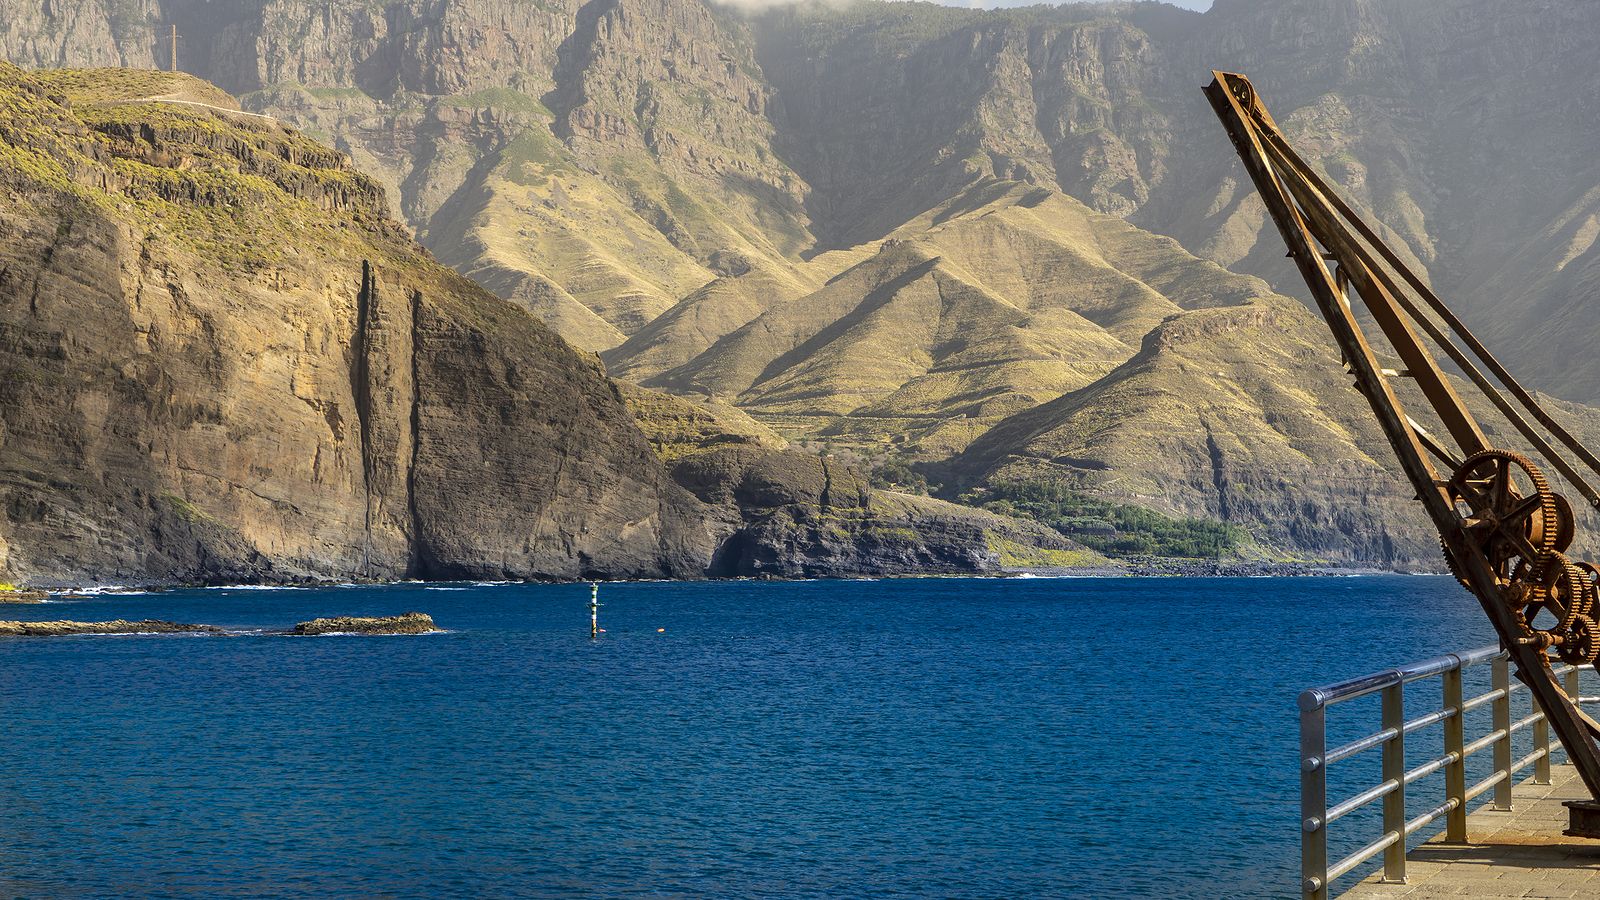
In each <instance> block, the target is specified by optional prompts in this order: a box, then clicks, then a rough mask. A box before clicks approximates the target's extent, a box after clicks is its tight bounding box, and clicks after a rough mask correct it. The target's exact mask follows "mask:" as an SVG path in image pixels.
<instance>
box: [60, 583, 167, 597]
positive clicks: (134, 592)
mask: <svg viewBox="0 0 1600 900" xmlns="http://www.w3.org/2000/svg"><path fill="white" fill-rule="evenodd" d="M50 593H51V594H52V595H57V596H59V595H66V596H75V597H98V596H100V595H101V594H116V595H117V596H119V597H143V596H146V595H148V594H150V593H153V592H152V591H141V590H139V589H138V588H131V587H125V586H123V585H120V584H95V585H90V586H88V587H80V588H61V589H59V590H53V591H50Z"/></svg>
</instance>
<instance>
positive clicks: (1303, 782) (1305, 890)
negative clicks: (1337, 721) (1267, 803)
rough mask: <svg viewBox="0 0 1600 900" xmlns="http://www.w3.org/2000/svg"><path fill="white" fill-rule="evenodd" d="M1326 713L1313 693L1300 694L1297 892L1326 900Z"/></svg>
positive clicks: (1306, 898) (1308, 899) (1307, 897)
mask: <svg viewBox="0 0 1600 900" xmlns="http://www.w3.org/2000/svg"><path fill="white" fill-rule="evenodd" d="M1327 738H1328V733H1327V710H1326V708H1325V707H1324V706H1323V705H1322V697H1321V696H1320V695H1318V693H1317V692H1316V691H1306V692H1305V693H1303V694H1301V695H1300V893H1301V896H1302V897H1303V898H1304V900H1328V826H1327V823H1326V822H1324V821H1323V819H1324V818H1325V817H1326V816H1327V815H1328V765H1327V757H1326V754H1327V752H1328V743H1327Z"/></svg>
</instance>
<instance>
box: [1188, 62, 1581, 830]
mask: <svg viewBox="0 0 1600 900" xmlns="http://www.w3.org/2000/svg"><path fill="white" fill-rule="evenodd" d="M1212 75H1213V76H1214V80H1213V81H1212V82H1211V84H1210V85H1208V86H1207V87H1206V88H1205V93H1206V97H1207V99H1209V100H1210V101H1211V105H1212V107H1213V108H1214V109H1215V110H1216V113H1217V116H1218V118H1220V119H1221V120H1222V124H1223V127H1224V128H1226V129H1227V131H1228V136H1229V137H1230V138H1232V140H1233V146H1234V149H1236V150H1237V151H1238V153H1239V157H1240V159H1242V160H1243V161H1244V165H1245V168H1246V169H1248V170H1249V172H1250V177H1251V179H1252V180H1253V181H1254V182H1255V186H1256V190H1257V191H1258V192H1259V193H1260V195H1261V199H1262V200H1263V201H1265V203H1266V206H1267V210H1268V212H1270V213H1271V214H1272V218H1273V221H1274V222H1276V223H1277V226H1278V231H1279V232H1280V233H1281V234H1282V235H1283V239H1284V241H1285V243H1287V244H1288V248H1289V256H1290V257H1291V258H1293V260H1294V262H1295V265H1296V266H1297V267H1298V268H1299V270H1300V274H1301V275H1302V276H1303V277H1304V278H1305V281H1306V284H1307V286H1309V287H1310V289H1311V294H1312V296H1313V297H1314V298H1315V300H1316V303H1317V308H1318V309H1319V310H1320V311H1321V312H1322V316H1323V318H1324V319H1326V320H1327V322H1328V326H1329V328H1330V329H1331V330H1332V331H1333V336H1334V339H1335V341H1336V342H1337V343H1338V345H1339V349H1340V351H1341V352H1342V354H1343V356H1344V359H1345V363H1346V365H1347V366H1348V367H1349V370H1350V373H1351V374H1352V375H1353V376H1354V377H1355V385H1356V388H1357V389H1359V390H1360V391H1361V392H1362V393H1363V394H1365V395H1366V397H1367V399H1368V400H1369V401H1370V402H1371V404H1372V410H1373V412H1374V413H1375V414H1376V415H1377V417H1378V422H1379V423H1380V425H1381V426H1382V427H1383V431H1384V434H1385V436H1387V437H1388V439H1389V443H1390V444H1391V445H1393V447H1394V452H1395V455H1396V456H1397V457H1398V458H1399V461H1400V467H1401V469H1402V470H1404V472H1405V474H1406V477H1408V478H1409V479H1410V480H1411V483H1412V485H1413V486H1414V487H1415V488H1416V490H1417V497H1418V499H1419V500H1421V502H1422V505H1423V506H1424V507H1426V509H1427V511H1428V514H1429V516H1430V517H1431V518H1432V519H1433V523H1434V525H1435V526H1436V527H1437V528H1438V530H1439V536H1440V540H1441V544H1442V547H1443V550H1444V555H1445V560H1446V562H1447V563H1448V564H1449V566H1450V569H1451V571H1452V572H1453V573H1455V575H1456V577H1457V578H1458V579H1459V580H1460V581H1461V583H1462V584H1463V585H1465V586H1466V587H1467V588H1468V589H1469V590H1471V591H1472V593H1473V594H1475V595H1477V598H1478V601H1479V602H1480V603H1481V604H1482V605H1483V610H1484V612H1485V613H1487V614H1488V616H1489V620H1490V621H1491V622H1492V623H1494V628H1495V631H1497V632H1498V633H1499V635H1500V641H1501V643H1502V644H1504V646H1505V647H1506V648H1507V650H1508V651H1509V652H1510V655H1511V659H1512V661H1513V662H1514V664H1515V665H1516V671H1517V677H1518V678H1519V679H1521V680H1522V681H1523V682H1524V683H1525V684H1527V685H1528V688H1529V689H1530V690H1531V691H1532V693H1533V695H1534V697H1535V698H1536V699H1537V700H1538V702H1539V705H1540V707H1541V708H1542V709H1543V710H1544V711H1545V712H1546V714H1547V716H1548V718H1549V721H1550V724H1551V725H1552V726H1553V727H1554V728H1555V730H1556V733H1557V735H1558V736H1559V737H1560V739H1561V744H1562V746H1563V747H1565V748H1566V750H1567V755H1568V757H1569V758H1570V759H1571V761H1572V763H1573V765H1574V766H1575V767H1576V768H1577V771H1578V774H1579V775H1580V776H1581V777H1582V779H1583V781H1584V784H1585V785H1586V786H1587V787H1588V789H1589V792H1590V795H1591V796H1592V797H1596V798H1600V747H1597V744H1596V740H1597V738H1600V724H1597V723H1596V722H1595V720H1593V719H1591V718H1590V717H1589V716H1588V715H1586V714H1585V713H1584V712H1583V711H1582V710H1581V709H1579V708H1578V706H1577V705H1576V704H1575V703H1574V702H1573V701H1572V700H1570V699H1568V697H1567V695H1566V693H1565V692H1564V691H1562V690H1561V689H1560V687H1558V685H1557V684H1556V682H1555V679H1554V677H1553V676H1552V673H1551V661H1552V659H1559V660H1562V661H1565V662H1569V663H1573V664H1578V665H1586V664H1593V663H1594V662H1595V660H1596V658H1597V656H1600V625H1597V624H1596V619H1597V618H1600V610H1597V608H1596V595H1597V591H1596V584H1597V582H1600V571H1597V570H1596V568H1595V567H1594V566H1593V565H1591V564H1589V563H1587V562H1578V561H1574V560H1572V559H1570V558H1568V556H1567V555H1566V552H1565V551H1566V550H1567V549H1568V548H1569V547H1570V546H1571V544H1572V540H1573V537H1574V533H1575V520H1574V515H1573V510H1572V506H1571V505H1570V504H1569V503H1568V502H1567V500H1566V499H1565V498H1564V497H1563V496H1562V495H1561V494H1558V493H1556V492H1555V491H1553V490H1551V487H1550V484H1549V482H1548V481H1547V480H1546V478H1545V475H1544V473H1543V472H1542V471H1541V470H1540V468H1539V466H1538V465H1537V464H1535V463H1534V461H1533V460H1532V459H1530V458H1528V457H1527V456H1525V455H1523V454H1522V453H1519V452H1517V451H1516V450H1513V449H1508V448H1505V447H1496V446H1493V445H1491V444H1490V442H1489V440H1488V438H1486V437H1485V436H1484V432H1483V429H1482V428H1481V427H1480V426H1479V424H1478V421H1477V420H1476V419H1475V418H1474V417H1473V415H1472V412H1471V411H1470V410H1469V409H1468V407H1467V405H1466V404H1465V403H1464V402H1462V399H1461V397H1460V395H1459V394H1458V392H1457V389H1456V380H1455V379H1452V378H1451V377H1449V376H1448V375H1447V374H1446V373H1445V371H1444V370H1443V369H1442V368H1441V367H1440V365H1439V363H1438V362H1437V361H1436V360H1435V358H1434V356H1433V352H1432V351H1431V350H1430V349H1429V345H1428V343H1426V342H1425V341H1424V339H1423V337H1422V335H1424V334H1425V335H1426V336H1427V338H1428V339H1429V341H1431V343H1432V345H1433V346H1434V347H1436V348H1438V349H1439V350H1441V351H1443V352H1444V354H1445V355H1446V356H1448V357H1449V358H1450V360H1451V361H1452V362H1453V363H1455V365H1456V366H1457V367H1458V368H1459V369H1460V372H1461V374H1462V375H1464V376H1465V378H1466V379H1467V380H1468V381H1469V382H1471V384H1472V385H1473V386H1474V387H1475V388H1476V389H1477V390H1478V391H1479V392H1481V393H1482V394H1483V396H1484V397H1485V398H1486V399H1488V400H1489V401H1490V402H1491V403H1492V404H1493V405H1494V406H1495V408H1496V409H1498V410H1499V411H1500V413H1501V414H1502V415H1503V416H1505V418H1506V419H1507V420H1508V421H1509V422H1510V423H1511V424H1512V425H1513V426H1514V427H1515V428H1516V429H1517V431H1518V432H1519V433H1520V434H1521V435H1522V437H1523V439H1524V441H1526V443H1527V446H1529V447H1531V448H1532V449H1533V450H1534V452H1535V453H1536V454H1537V455H1538V456H1539V457H1541V458H1543V459H1544V460H1546V461H1547V462H1548V464H1549V465H1550V466H1552V467H1553V468H1554V469H1556V470H1557V471H1559V472H1560V473H1561V475H1562V476H1563V478H1565V480H1566V481H1567V483H1568V484H1570V485H1571V486H1572V487H1573V488H1574V489H1575V490H1577V491H1578V492H1579V493H1580V494H1582V495H1583V498H1584V499H1585V500H1586V501H1587V502H1588V503H1589V504H1590V505H1591V506H1594V507H1596V508H1600V492H1596V490H1595V489H1594V488H1593V487H1592V486H1591V485H1590V483H1589V482H1588V481H1587V480H1585V476H1584V471H1585V470H1586V471H1587V472H1588V474H1589V476H1590V477H1593V476H1595V475H1600V459H1597V458H1596V456H1595V455H1594V454H1593V453H1592V452H1590V451H1589V449H1588V448H1586V447H1585V446H1584V445H1583V443H1582V442H1580V441H1578V440H1577V439H1576V438H1575V437H1573V436H1572V434H1571V433H1569V432H1568V431H1567V430H1566V429H1565V428H1564V427H1562V426H1561V424H1560V423H1559V422H1557V421H1556V420H1555V419H1554V418H1553V417H1552V416H1551V415H1550V414H1549V413H1548V412H1547V411H1546V410H1545V409H1544V408H1543V407H1541V406H1540V405H1539V403H1538V401H1537V400H1536V399H1535V398H1534V396H1533V395H1532V394H1531V393H1529V392H1528V390H1527V389H1525V388H1524V387H1523V386H1522V385H1521V384H1519V383H1518V382H1517V381H1516V379H1514V378H1513V377H1512V376H1511V374H1510V373H1509V372H1507V371H1506V369H1505V367H1504V366H1502V365H1501V364H1500V362H1499V361H1498V360H1496V359H1495V358H1494V357H1493V356H1492V355H1491V354H1490V353H1489V351H1488V350H1487V349H1486V348H1485V347H1484V346H1483V344H1482V343H1481V342H1480V341H1479V340H1478V339H1477V338H1476V337H1474V336H1473V334H1472V332H1470V331H1469V330H1468V329H1467V328H1466V326H1465V325H1463V324H1462V322H1461V320H1460V319H1458V318H1457V317H1456V316H1455V315H1454V314H1453V313H1452V312H1451V311H1450V309H1449V307H1447V306H1445V304H1444V302H1443V301H1442V300H1440V299H1439V297H1438V296H1437V295H1435V294H1434V292H1433V291H1432V290H1431V289H1430V288H1429V287H1428V285H1427V284H1426V283H1425V282H1424V281H1423V279H1422V278H1421V277H1419V276H1418V275H1417V274H1416V273H1415V272H1413V271H1412V270H1411V269H1410V267H1408V266H1407V265H1406V264H1405V263H1404V262H1403V261H1402V260H1401V259H1400V257H1399V256H1398V255H1397V254H1396V253H1395V252H1394V250H1393V249H1391V248H1390V247H1389V246H1388V245H1387V244H1385V243H1384V241H1383V240H1382V239H1381V238H1380V237H1379V236H1378V234H1377V232H1376V231H1375V230H1374V229H1373V227H1372V226H1371V225H1369V224H1368V223H1367V222H1366V221H1365V220H1363V219H1362V217H1361V216H1360V215H1358V214H1357V213H1356V211H1355V210H1354V209H1353V208H1352V207H1351V206H1350V204H1348V203H1347V202H1345V201H1344V200H1343V199H1342V198H1340V196H1339V195H1338V194H1337V193H1336V192H1335V191H1334V190H1333V189H1332V188H1331V187H1330V186H1329V184H1328V183H1327V181H1326V180H1325V179H1324V178H1323V177H1322V176H1320V175H1319V174H1318V173H1317V172H1316V171H1315V170H1314V169H1313V168H1312V167H1311V166H1310V165H1308V164H1307V163H1306V161H1305V160H1304V159H1303V158H1302V157H1301V156H1300V155H1299V154H1298V153H1296V152H1295V150H1294V148H1293V147H1291V146H1290V144H1289V142H1288V141H1287V140H1286V139H1285V138H1284V135H1283V133H1282V132H1281V131H1280V130H1279V129H1278V126H1277V123H1276V122H1274V121H1273V119H1272V116H1271V115H1270V114H1268V112H1267V110H1266V107H1265V106H1264V105H1263V104H1262V102H1261V98H1260V97H1259V96H1258V95H1257V94H1256V91H1255V88H1254V87H1253V86H1252V85H1251V84H1250V80H1249V79H1247V78H1245V77H1244V76H1243V75H1236V74H1231V73H1227V72H1213V73H1212ZM1352 294H1354V295H1355V296H1357V297H1359V299H1360V300H1361V301H1362V303H1363V304H1364V305H1365V308H1366V310H1367V312H1368V313H1369V314H1370V323H1371V324H1372V325H1375V326H1376V329H1377V330H1378V331H1379V332H1381V333H1382V337H1383V338H1384V339H1385V340H1386V341H1387V343H1388V345H1389V347H1390V348H1391V349H1392V350H1393V353H1394V354H1395V356H1397V357H1398V358H1399V360H1400V363H1401V365H1402V366H1404V368H1403V369H1399V370H1398V371H1397V370H1396V369H1392V368H1384V367H1383V366H1382V365H1380V363H1379V361H1378V357H1377V355H1376V353H1375V352H1374V349H1373V344H1372V342H1371V341H1369V340H1368V336H1367V331H1366V323H1365V322H1364V320H1362V319H1358V317H1357V316H1356V314H1355V312H1354V309H1353V307H1352V305H1351V295H1352ZM1486 371H1487V374H1486ZM1491 375H1492V376H1493V378H1494V381H1491V380H1490V376H1491ZM1401 377H1406V378H1410V379H1413V380H1414V381H1415V383H1416V385H1417V387H1418V388H1419V389H1420V392H1421V394H1422V397H1423V398H1424V400H1425V401H1426V403H1427V404H1428V406H1430V407H1431V408H1432V411H1433V412H1434V414H1435V415H1437V417H1438V420H1439V422H1440V423H1442V424H1443V430H1444V431H1445V432H1447V433H1448V434H1440V435H1435V434H1432V433H1430V432H1429V431H1428V430H1427V429H1426V428H1424V427H1423V426H1422V425H1420V424H1418V422H1417V420H1416V419H1415V418H1413V417H1412V416H1410V415H1408V414H1407V413H1406V409H1405V407H1404V405H1403V404H1402V403H1401V401H1400V399H1399V397H1398V396H1397V395H1396V392H1395V387H1394V383H1393V381H1394V379H1396V378H1401ZM1495 382H1498V385H1496V383H1495ZM1568 806H1569V808H1570V809H1571V826H1572V830H1571V832H1569V833H1573V834H1580V835H1582V836H1585V837H1600V803H1597V802H1595V801H1594V800H1589V801H1573V802H1570V803H1568Z"/></svg>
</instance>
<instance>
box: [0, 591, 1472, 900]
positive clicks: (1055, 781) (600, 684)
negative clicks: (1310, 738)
mask: <svg viewBox="0 0 1600 900" xmlns="http://www.w3.org/2000/svg"><path fill="white" fill-rule="evenodd" d="M600 593H601V601H602V603H603V604H604V606H603V607H602V609H601V613H600V619H601V626H602V627H603V628H604V629H605V633H604V634H603V635H601V636H600V638H599V639H598V640H595V641H591V640H590V638H589V628H588V624H589V623H588V610H587V604H588V598H589V588H588V587H587V586H586V585H524V584H503V585H502V584H482V585H466V584H462V585H428V584H402V585H391V586H383V587H370V586H362V587H353V586H351V587H328V588H316V589H276V590H260V589H230V588H214V589H195V590H182V591H170V592H159V593H150V594H143V595H133V596H125V595H104V596H99V597H96V598H93V599H89V600H78V601H63V602H57V603H51V604H45V605H38V606H14V607H4V608H0V617H3V618H34V619H55V618H72V619H84V620H94V619H110V618H129V619H139V618H164V619H173V620H178V621H187V622H203V623H209V624H215V625H221V626H225V627H229V628H234V629H238V630H239V631H241V632H243V633H242V634H239V635H235V636H227V637H215V636H210V637H195V636H126V637H70V638H0V758H3V764H0V896H6V897H9V896H27V897H54V896H67V897H73V896H83V897H103V896H174V897H177V896H182V897H247V896H272V897H309V896H327V895H338V896H361V897H702V896H711V897H830V898H831V897H869V896H870V897H1094V898H1099V897H1124V896H1127V897H1290V896H1295V895H1296V885H1297V880H1298V846H1299V845H1298V840H1299V834H1298V830H1297V827H1296V825H1297V821H1298V790H1299V782H1298V776H1297V768H1296V759H1297V737H1296V735H1297V731H1296V725H1297V712H1296V706H1295V698H1296V695H1297V694H1298V693H1299V691H1301V690H1302V689H1304V688H1307V687H1311V686H1314V685H1317V684H1322V683H1326V682H1329V681H1334V680H1338V679H1341V678H1344V677H1348V676H1354V675H1359V674H1363V673H1366V672H1368V671H1371V670H1376V669H1380V668H1385V667H1389V666H1393V665H1396V664H1400V663H1406V662H1412V661H1416V660H1419V659H1422V658H1425V657H1428V656H1432V655H1435V654H1438V653H1442V652H1446V651H1451V650H1456V649H1464V648H1471V647H1477V646H1481V645H1484V644H1487V643H1489V642H1491V641H1492V640H1493V633H1492V631H1491V630H1490V627H1489V625H1488V623H1487V621H1486V620H1485V618H1484V616H1483V614H1482V612H1481V611H1480V610H1479V609H1478V607H1477V604H1476V602H1475V601H1473V600H1472V599H1471V598H1470V597H1469V596H1468V595H1467V594H1466V593H1465V592H1464V591H1463V590H1461V589H1460V588H1459V587H1458V586H1457V585H1456V584H1455V583H1454V582H1453V581H1451V580H1450V579H1448V578H1435V577H1404V576H1372V577H1349V578H1216V579H1197V578H1110V579H1045V578H1037V579H1006V580H993V579H897V580H883V581H814V582H791V583H782V582H779V583H755V582H721V583H700V584H695V583H633V584H606V585H602V586H601V591H600ZM408 610H420V611H423V612H427V613H430V614H432V615H433V617H434V618H435V620H436V621H437V622H438V624H439V625H440V626H441V627H442V628H444V629H447V631H446V633H443V634H435V635H428V636H421V637H357V636H344V637H340V636H332V637H317V638H294V637H284V636H271V635H265V634H255V633H251V632H252V630H256V629H265V628H283V627H287V626H289V625H292V624H293V623H295V622H297V621H302V620H305V619H309V618H313V617H315V616H319V615H335V614H342V615H379V614H393V613H399V612H403V611H408ZM1484 677H1485V678H1486V677H1487V675H1486V674H1485V675H1484ZM1419 690H1421V689H1420V688H1419ZM1428 690H1433V688H1429V689H1428ZM1436 701H1437V698H1436V697H1432V695H1431V694H1430V695H1428V696H1427V697H1425V698H1424V699H1422V700H1418V701H1416V702H1417V703H1418V704H1425V703H1426V702H1436ZM1427 708H1432V707H1427ZM1343 709H1344V708H1343V707H1341V708H1340V710H1341V711H1342V710H1343ZM1413 709H1415V710H1416V711H1417V712H1418V713H1419V714H1420V712H1423V711H1426V709H1424V708H1423V707H1422V706H1421V705H1419V706H1416V707H1413ZM1340 715H1343V712H1341V713H1340ZM1376 715H1377V713H1376V707H1375V705H1373V706H1372V707H1370V708H1364V709H1358V710H1353V711H1351V712H1350V714H1349V716H1348V720H1349V721H1348V723H1343V724H1336V727H1335V730H1336V732H1337V731H1338V730H1339V729H1340V728H1347V730H1348V734H1349V735H1350V736H1355V735H1357V734H1360V733H1365V732H1366V731H1370V730H1375V729H1376V721H1377V719H1376ZM1339 721H1340V720H1337V718H1336V723H1337V722H1339ZM1419 740H1420V739H1419ZM1418 752H1421V751H1420V750H1419V751H1418ZM1418 760H1419V761H1420V757H1418ZM1375 764H1376V763H1375V760H1374V762H1373V765H1375ZM1413 764H1415V763H1413ZM1358 775H1359V776H1361V777H1373V772H1372V771H1361V770H1359V768H1357V769H1352V770H1351V771H1350V772H1348V773H1340V777H1341V778H1342V779H1345V780H1344V781H1341V782H1340V785H1341V787H1346V788H1348V789H1346V790H1344V791H1343V793H1353V792H1354V789H1355V787H1358V786H1365V784H1366V783H1365V782H1360V783H1359V784H1358V780H1357V776H1358ZM1413 790H1414V795H1420V794H1421V793H1422V792H1423V791H1424V790H1436V788H1424V787H1415V788H1414V789H1413ZM1339 796H1342V794H1341V792H1340V791H1335V798H1336V799H1337V798H1338V797H1339ZM1426 799H1429V800H1431V802H1429V803H1423V802H1422V799H1418V800H1417V801H1416V803H1415V804H1414V805H1417V806H1418V807H1419V808H1426V807H1427V806H1431V805H1432V804H1433V803H1437V802H1438V797H1429V798H1426ZM1346 826H1348V828H1346ZM1335 827H1336V829H1339V828H1346V831H1347V832H1348V833H1347V834H1346V835H1345V836H1343V837H1341V838H1340V840H1341V841H1342V842H1343V843H1342V844H1340V847H1341V848H1342V849H1344V850H1348V849H1350V848H1352V847H1354V846H1356V845H1359V844H1360V843H1365V841H1366V840H1370V839H1371V838H1372V837H1374V836H1375V832H1368V833H1361V829H1362V828H1368V829H1370V828H1372V827H1373V826H1372V823H1371V821H1370V817H1369V818H1365V819H1364V818H1362V817H1361V816H1353V817H1351V819H1350V820H1347V821H1342V822H1340V823H1338V825H1336V826H1335Z"/></svg>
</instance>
